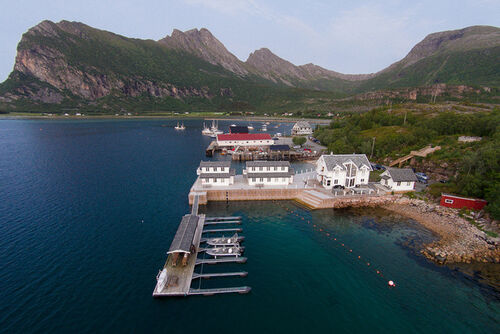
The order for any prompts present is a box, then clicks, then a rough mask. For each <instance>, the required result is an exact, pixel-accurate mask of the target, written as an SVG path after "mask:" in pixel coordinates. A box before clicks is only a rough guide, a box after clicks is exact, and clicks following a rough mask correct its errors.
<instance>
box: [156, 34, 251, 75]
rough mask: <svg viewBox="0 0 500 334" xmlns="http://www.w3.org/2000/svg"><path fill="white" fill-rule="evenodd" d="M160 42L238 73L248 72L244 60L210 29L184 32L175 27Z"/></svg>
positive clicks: (244, 73)
mask: <svg viewBox="0 0 500 334" xmlns="http://www.w3.org/2000/svg"><path fill="white" fill-rule="evenodd" d="M158 42H159V43H160V44H163V45H165V46H166V47H168V48H171V49H176V50H182V51H185V52H188V53H191V54H194V55H195V56H197V57H200V58H202V59H204V60H206V61H208V62H209V63H211V64H214V65H220V66H222V67H224V68H225V69H227V70H229V71H231V72H233V73H236V74H238V75H246V74H248V71H247V69H246V68H245V66H244V64H243V62H241V61H240V60H239V59H238V58H236V56H235V55H233V54H232V53H231V52H229V51H228V50H227V49H226V47H225V46H224V44H222V43H221V42H220V41H219V40H218V39H217V38H215V36H214V35H212V33H211V32H210V31H209V30H208V29H205V28H201V29H200V30H198V29H191V30H188V31H184V32H182V31H180V30H177V29H174V30H173V32H172V35H171V36H166V37H165V38H163V39H161V40H159V41H158Z"/></svg>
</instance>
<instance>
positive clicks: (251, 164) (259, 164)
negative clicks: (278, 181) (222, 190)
mask: <svg viewBox="0 0 500 334" xmlns="http://www.w3.org/2000/svg"><path fill="white" fill-rule="evenodd" d="M246 166H247V168H248V167H275V166H278V167H281V166H284V167H290V161H265V160H255V161H247V162H246Z"/></svg>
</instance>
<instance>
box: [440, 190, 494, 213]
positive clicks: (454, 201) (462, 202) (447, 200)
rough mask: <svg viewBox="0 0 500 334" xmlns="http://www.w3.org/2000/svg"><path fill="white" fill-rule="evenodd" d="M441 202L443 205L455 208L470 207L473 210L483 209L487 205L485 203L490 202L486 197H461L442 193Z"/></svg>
mask: <svg viewBox="0 0 500 334" xmlns="http://www.w3.org/2000/svg"><path fill="white" fill-rule="evenodd" d="M440 204H441V205H442V206H446V207H449V208H454V209H461V208H469V209H472V210H482V209H483V208H484V207H485V205H486V204H488V202H487V201H485V200H484V199H478V198H467V197H460V196H456V195H450V194H441V203H440Z"/></svg>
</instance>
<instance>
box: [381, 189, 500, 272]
mask: <svg viewBox="0 0 500 334" xmlns="http://www.w3.org/2000/svg"><path fill="white" fill-rule="evenodd" d="M384 207H385V208H386V209H389V210H391V211H394V212H397V213H399V214H401V215H403V216H406V217H409V218H412V219H414V220H416V221H418V222H419V223H420V224H422V225H423V226H424V227H426V228H427V229H429V230H431V231H433V232H434V233H436V234H437V235H438V236H439V237H440V239H439V240H437V241H435V242H432V243H430V244H427V245H424V248H423V249H422V251H421V252H422V254H423V255H424V256H425V257H427V258H428V259H430V260H432V261H434V262H437V263H441V264H444V263H471V262H491V263H500V239H499V238H491V237H488V236H487V235H486V234H485V233H484V232H483V231H480V230H479V229H477V228H476V227H475V226H474V225H472V224H471V223H470V222H468V221H467V220H465V219H463V218H461V217H459V216H458V214H457V211H456V210H454V209H450V208H446V207H442V206H439V205H437V204H432V203H427V202H424V201H422V200H416V199H411V200H410V199H408V198H404V197H400V198H399V199H397V200H395V201H394V202H393V203H391V204H387V205H385V206H384Z"/></svg>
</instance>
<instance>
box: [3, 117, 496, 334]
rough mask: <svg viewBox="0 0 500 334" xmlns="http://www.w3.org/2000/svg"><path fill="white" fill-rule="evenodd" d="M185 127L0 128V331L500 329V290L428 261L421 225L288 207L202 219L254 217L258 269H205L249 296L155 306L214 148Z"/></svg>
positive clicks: (246, 224)
mask: <svg viewBox="0 0 500 334" xmlns="http://www.w3.org/2000/svg"><path fill="white" fill-rule="evenodd" d="M175 123H176V122H175V121H172V120H169V121H167V120H92V121H91V120H78V121H73V120H67V121H44V120H0V259H1V267H0V324H1V327H0V332H9V333H10V332H111V331H113V332H133V333H140V332H168V333H193V332H200V333H201V332H203V333H221V332H233V333H234V332H238V333H256V332H261V333H262V332H271V331H272V332H278V333H284V332H286V333H300V332H309V333H315V332H348V333H356V332H360V333H362V332H372V333H373V332H380V333H409V332H411V333H417V332H418V333H425V332H447V333H495V332H498V331H499V328H500V327H499V326H500V312H499V311H500V302H499V296H498V295H497V294H496V292H495V291H494V290H492V289H490V288H488V287H487V286H484V285H481V284H480V283H478V282H476V281H475V280H473V279H471V278H466V277H465V276H463V275H461V274H459V273H457V272H454V271H451V270H449V269H446V268H441V267H437V266H434V265H432V264H430V263H428V262H426V261H425V260H424V259H422V258H421V257H419V256H418V255H416V253H415V252H414V251H413V250H412V249H411V246H412V245H414V244H415V243H419V242H422V241H426V240H431V239H432V238H433V236H432V234H430V233H429V232H428V231H426V230H424V229H422V228H421V227H419V225H418V224H416V223H414V222H411V221H408V220H406V219H403V218H398V217H394V216H389V215H386V214H384V213H382V214H381V213H380V212H379V211H367V210H362V211H352V210H345V211H338V210H319V211H314V212H310V211H308V210H305V209H303V208H301V207H298V206H297V205H295V204H294V203H293V202H286V201H285V202H278V203H275V202H240V203H229V204H226V203H215V204H210V205H209V206H207V207H206V208H204V209H203V210H204V211H205V212H206V213H207V214H210V215H241V216H242V217H243V225H242V227H243V228H244V233H243V234H244V235H245V237H246V241H245V242H244V245H245V247H246V250H245V256H247V257H248V259H249V260H248V262H247V263H246V264H244V265H225V266H215V267H209V266H204V267H203V268H202V269H203V271H204V272H208V271H237V270H245V271H248V272H249V275H248V277H246V278H235V279H217V280H207V281H204V282H202V285H201V286H202V287H214V286H217V287H218V286H238V285H249V286H251V287H252V289H253V290H252V292H251V293H250V294H248V295H225V296H213V297H189V298H173V299H166V300H155V299H153V298H152V297H151V293H152V291H153V288H154V286H155V282H156V281H155V276H156V274H157V272H158V270H159V269H160V268H161V267H162V266H163V263H164V261H165V252H166V250H167V249H168V247H169V244H170V242H171V240H172V238H173V236H174V234H175V231H176V229H177V225H178V223H179V221H180V218H181V216H182V215H183V214H185V213H187V212H188V211H189V206H188V204H187V194H188V191H189V188H190V186H191V184H192V182H193V181H194V180H195V178H196V175H195V169H196V167H197V165H198V163H199V161H200V160H201V159H204V158H205V157H204V148H205V147H206V145H207V144H208V143H209V140H210V139H209V138H206V137H202V136H201V134H200V130H201V125H202V121H201V120H187V121H185V122H184V123H185V124H186V127H187V129H186V131H184V132H175V130H173V128H172V127H173V125H174V124H175ZM227 124H229V123H228V122H221V124H220V125H221V127H222V126H225V125H227ZM254 124H255V122H254ZM162 125H166V126H162ZM281 132H283V131H281ZM300 168H301V166H298V169H300ZM286 208H288V210H287V209H286ZM290 211H294V212H293V213H291V212H290ZM302 218H304V219H302ZM307 221H310V222H311V223H310V224H307ZM313 225H316V227H313ZM320 229H321V230H320ZM326 233H329V234H330V235H331V236H336V238H338V240H341V242H342V243H344V244H345V245H346V246H347V248H346V247H342V246H341V245H340V243H339V242H338V241H334V240H332V239H331V238H328V237H327V235H326ZM348 249H352V250H353V252H352V253H351V252H349V250H348ZM358 256H360V257H361V259H362V260H361V259H358ZM366 262H370V266H367V264H366ZM199 270H201V268H200V269H199ZM375 270H379V271H381V272H382V274H383V277H381V276H380V275H377V274H376V272H375ZM389 279H391V280H394V281H396V283H397V287H396V288H394V289H391V288H389V287H388V286H387V280H389ZM193 286H195V287H198V282H195V283H193Z"/></svg>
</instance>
